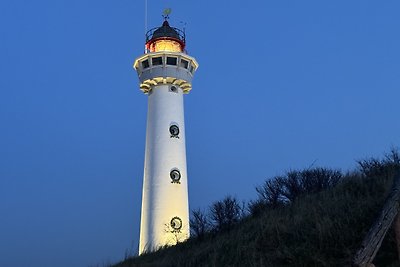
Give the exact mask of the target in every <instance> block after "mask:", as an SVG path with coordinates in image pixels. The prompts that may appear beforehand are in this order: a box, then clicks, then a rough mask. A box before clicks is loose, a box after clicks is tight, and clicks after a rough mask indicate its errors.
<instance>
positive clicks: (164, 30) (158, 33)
mask: <svg viewBox="0 0 400 267" xmlns="http://www.w3.org/2000/svg"><path fill="white" fill-rule="evenodd" d="M162 37H172V38H176V39H180V35H179V33H178V31H177V30H176V29H174V28H172V27H171V26H169V23H168V21H167V20H165V21H164V23H163V24H162V26H161V27H159V28H158V29H157V30H155V31H154V32H153V36H152V37H151V39H156V38H162Z"/></svg>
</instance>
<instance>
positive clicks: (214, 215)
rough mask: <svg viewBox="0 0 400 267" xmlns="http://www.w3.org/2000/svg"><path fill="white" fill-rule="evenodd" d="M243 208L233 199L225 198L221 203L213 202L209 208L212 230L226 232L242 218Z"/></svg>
mask: <svg viewBox="0 0 400 267" xmlns="http://www.w3.org/2000/svg"><path fill="white" fill-rule="evenodd" d="M243 212H244V210H243V207H242V206H241V205H240V204H239V202H238V200H237V199H236V198H235V197H232V196H227V197H225V198H224V199H223V200H221V201H216V202H214V203H213V204H212V205H211V207H210V218H211V221H212V223H213V226H214V229H215V230H217V231H221V230H227V229H229V228H231V227H232V226H233V225H235V224H236V223H237V222H239V220H240V219H241V218H242V217H243Z"/></svg>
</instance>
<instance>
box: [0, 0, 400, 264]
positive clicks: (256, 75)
mask: <svg viewBox="0 0 400 267" xmlns="http://www.w3.org/2000/svg"><path fill="white" fill-rule="evenodd" d="M144 6H145V4H144V0H141V1H137V0H97V1H93V0H79V1H78V0H68V1H66V0H64V1H62V0H37V1H28V0H2V1H1V2H0V73H1V75H0V122H1V124H0V125H1V128H0V266H2V267H3V266H4V267H54V266H57V267H71V266H73V267H75V266H77V267H81V266H82V267H88V266H102V265H103V264H105V263H115V262H117V261H119V260H122V259H123V258H124V255H125V252H126V251H129V252H132V251H133V252H137V249H138V241H139V224H140V206H141V193H142V179H143V164H144V147H145V134H146V112H147V96H146V95H144V94H143V93H142V92H141V91H140V90H139V81H138V78H137V74H136V72H135V71H134V69H133V68H132V64H133V62H134V59H135V58H137V57H139V56H140V55H141V54H142V53H143V48H144V31H145V29H144V25H145V23H144V21H145V19H144V18H145V15H144V9H145V8H144ZM167 7H169V8H171V9H172V14H171V19H170V24H171V26H173V27H178V28H183V27H184V28H185V29H186V38H187V50H188V54H189V55H191V56H193V57H195V58H196V59H197V61H198V62H199V65H200V67H199V69H198V71H197V72H196V74H195V77H194V81H193V90H192V91H191V92H190V94H188V95H186V96H185V124H186V146H187V164H188V180H189V205H190V209H196V208H207V207H208V206H209V205H210V204H211V203H212V202H213V201H216V200H220V199H222V198H223V197H225V196H227V195H228V194H230V195H234V196H236V197H237V198H238V199H240V200H245V201H248V200H250V199H255V198H256V191H255V186H257V185H259V184H261V183H262V182H263V181H265V180H266V179H268V178H271V177H273V176H275V175H279V174H283V173H284V172H285V171H288V170H291V169H301V168H308V167H309V166H311V165H313V166H320V167H331V168H338V169H341V170H343V171H347V170H350V169H352V168H355V166H356V160H360V159H364V158H366V157H370V156H377V157H380V156H382V155H383V154H384V153H385V152H388V151H389V150H390V149H391V147H399V146H400V122H399V115H400V108H399V107H400V15H399V14H400V1H398V0H385V1H369V0H336V1H321V0H313V1H312V0H304V1H289V0H279V1H278V0H276V1H238V0H231V1H193V0H187V1H182V0H181V1H178V0H169V1H168V0H148V26H149V27H148V29H150V28H153V27H157V26H160V25H161V24H162V16H161V14H162V11H163V9H164V8H167ZM171 199H173V196H171Z"/></svg>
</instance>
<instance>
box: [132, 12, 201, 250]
mask: <svg viewBox="0 0 400 267" xmlns="http://www.w3.org/2000/svg"><path fill="white" fill-rule="evenodd" d="M185 46H186V38H185V32H184V31H182V30H180V29H177V28H173V27H171V26H170V25H169V22H168V16H165V17H164V22H163V24H162V25H161V27H157V28H154V29H151V30H150V31H148V32H147V33H146V42H145V52H144V54H143V55H142V56H141V57H139V58H137V59H136V60H135V62H134V65H133V67H134V69H135V70H136V71H137V74H138V76H139V81H140V90H141V91H142V92H143V93H144V94H146V95H147V96H148V110H147V129H146V147H145V161H144V177H143V192H142V210H141V222H140V241H139V254H142V253H144V252H149V251H154V250H155V249H157V248H159V247H162V246H166V245H175V244H176V243H178V242H182V241H184V240H186V239H187V238H189V234H190V231H189V230H190V228H189V201H188V176H187V170H186V146H185V120H184V105H183V95H184V94H187V93H189V92H190V90H191V89H192V79H193V75H194V73H195V71H196V70H197V67H198V63H197V62H196V60H195V59H194V58H193V57H191V56H189V55H188V54H187V53H186V50H185Z"/></svg>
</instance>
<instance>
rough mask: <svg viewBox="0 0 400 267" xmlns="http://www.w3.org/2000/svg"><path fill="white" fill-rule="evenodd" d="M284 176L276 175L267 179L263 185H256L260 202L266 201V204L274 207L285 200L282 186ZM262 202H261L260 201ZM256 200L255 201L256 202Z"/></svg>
mask: <svg viewBox="0 0 400 267" xmlns="http://www.w3.org/2000/svg"><path fill="white" fill-rule="evenodd" d="M282 181H283V177H279V176H278V177H275V178H274V179H271V180H267V181H265V182H264V184H262V185H261V186H258V187H256V191H257V194H258V199H259V200H260V201H259V203H257V204H261V203H265V206H270V207H272V208H276V207H278V206H279V205H280V204H282V202H283V196H282V186H283V183H282ZM260 202H261V203H260ZM255 203H256V202H253V204H255Z"/></svg>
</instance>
